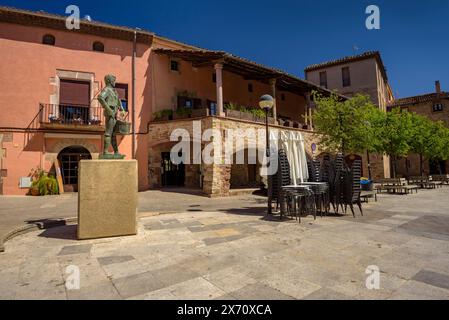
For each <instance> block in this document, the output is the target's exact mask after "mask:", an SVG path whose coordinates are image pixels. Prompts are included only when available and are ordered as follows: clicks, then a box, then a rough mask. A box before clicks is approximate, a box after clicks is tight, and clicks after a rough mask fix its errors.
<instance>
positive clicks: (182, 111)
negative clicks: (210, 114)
mask: <svg viewBox="0 0 449 320" xmlns="http://www.w3.org/2000/svg"><path fill="white" fill-rule="evenodd" d="M191 115H192V109H191V108H185V107H181V108H178V109H176V112H175V114H174V117H173V118H174V119H185V118H190V116H191Z"/></svg>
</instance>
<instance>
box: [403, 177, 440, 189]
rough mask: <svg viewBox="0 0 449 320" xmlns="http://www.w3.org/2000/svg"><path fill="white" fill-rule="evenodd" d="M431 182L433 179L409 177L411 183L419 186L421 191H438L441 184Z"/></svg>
mask: <svg viewBox="0 0 449 320" xmlns="http://www.w3.org/2000/svg"><path fill="white" fill-rule="evenodd" d="M431 180H432V179H431V178H429V177H425V176H419V177H418V176H415V177H409V182H410V183H413V184H416V185H419V186H420V188H421V189H436V187H437V186H439V185H440V184H441V183H437V182H435V181H431Z"/></svg>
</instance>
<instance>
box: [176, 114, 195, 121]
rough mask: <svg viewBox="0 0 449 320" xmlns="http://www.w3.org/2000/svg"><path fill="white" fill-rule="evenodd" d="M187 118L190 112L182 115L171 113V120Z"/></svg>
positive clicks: (189, 116)
mask: <svg viewBox="0 0 449 320" xmlns="http://www.w3.org/2000/svg"><path fill="white" fill-rule="evenodd" d="M188 118H191V115H190V114H182V115H179V114H176V113H174V114H173V120H178V119H188Z"/></svg>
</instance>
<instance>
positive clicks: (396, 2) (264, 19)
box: [0, 0, 449, 97]
mask: <svg viewBox="0 0 449 320" xmlns="http://www.w3.org/2000/svg"><path fill="white" fill-rule="evenodd" d="M0 4H1V5H7V6H13V7H17V8H23V9H31V10H44V11H47V12H51V13H57V14H64V12H65V8H66V6H67V5H69V4H76V5H78V6H79V7H80V10H81V15H87V14H88V15H90V16H91V17H92V19H94V20H97V21H103V22H108V23H112V24H118V25H125V26H130V27H140V28H142V29H147V30H150V31H153V32H155V33H157V34H159V35H162V36H165V37H169V38H172V39H175V40H178V41H182V42H186V43H189V44H194V45H197V46H200V47H203V48H207V49H216V50H224V51H228V52H231V53H234V54H236V55H239V56H242V57H245V58H248V59H251V60H254V61H257V62H259V63H262V64H265V65H268V66H273V67H277V68H280V69H283V70H285V71H287V72H289V73H292V74H295V75H297V76H300V77H303V76H304V72H303V70H304V67H305V66H307V65H309V64H314V63H319V62H322V61H326V60H330V59H335V58H338V57H341V56H346V55H352V54H353V53H354V49H353V47H354V45H356V46H357V47H358V48H359V50H358V53H361V52H363V51H368V50H379V51H380V52H381V54H382V57H383V60H384V63H385V65H386V68H387V72H388V76H389V79H390V84H391V85H392V87H393V91H394V92H395V95H396V96H397V97H405V96H411V95H417V94H423V93H429V92H433V90H434V82H435V80H440V81H441V85H442V89H443V90H444V91H449V40H448V35H449V22H448V20H447V19H448V17H449V0H427V1H423V0H408V1H406V0H371V1H364V0H340V1H337V0H333V1H331V0H297V1H287V0H276V1H273V0H271V1H266V0H258V1H256V0H246V1H245V0H240V1H237V0H221V1H215V0H188V1H187V0H184V1H182V0H171V1H163V0H158V1H137V0H134V1H133V0H128V1H122V0H109V1H103V0H95V1H92V0H89V1H85V0H70V1H66V0H58V1H54V0H53V1H50V0H47V1H35V0H34V1H30V0H28V1H27V0H14V1H12V0H0ZM370 4H375V5H378V6H379V8H380V10H381V29H380V30H371V31H369V30H367V29H366V28H365V19H366V17H367V15H366V14H365V9H366V7H367V6H368V5H370Z"/></svg>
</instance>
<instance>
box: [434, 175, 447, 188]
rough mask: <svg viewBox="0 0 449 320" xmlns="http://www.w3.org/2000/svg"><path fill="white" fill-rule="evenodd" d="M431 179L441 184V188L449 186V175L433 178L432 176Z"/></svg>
mask: <svg viewBox="0 0 449 320" xmlns="http://www.w3.org/2000/svg"><path fill="white" fill-rule="evenodd" d="M430 179H431V180H432V181H433V182H435V183H439V184H440V185H441V186H442V185H444V184H446V185H449V175H448V174H441V175H433V176H430Z"/></svg>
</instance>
